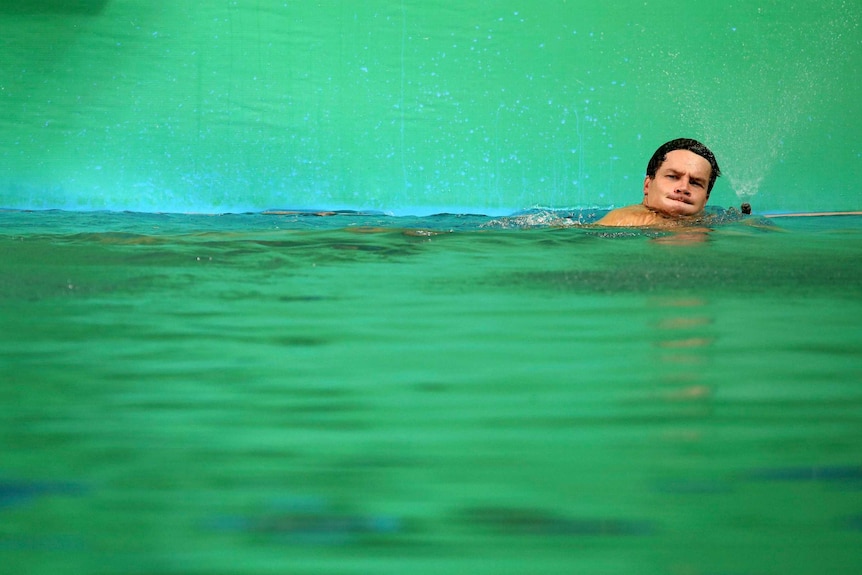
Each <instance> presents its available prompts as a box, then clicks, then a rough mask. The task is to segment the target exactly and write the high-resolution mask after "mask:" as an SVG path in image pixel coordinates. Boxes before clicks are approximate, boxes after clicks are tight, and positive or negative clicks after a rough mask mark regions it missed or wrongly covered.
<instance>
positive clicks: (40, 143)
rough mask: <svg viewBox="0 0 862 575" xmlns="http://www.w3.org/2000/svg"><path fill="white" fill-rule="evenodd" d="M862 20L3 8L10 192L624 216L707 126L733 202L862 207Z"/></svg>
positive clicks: (491, 10) (638, 6)
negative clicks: (674, 149) (673, 150)
mask: <svg viewBox="0 0 862 575" xmlns="http://www.w3.org/2000/svg"><path fill="white" fill-rule="evenodd" d="M860 22H862V4H860V3H859V2H858V1H853V0H821V1H819V2H811V1H810V0H805V1H795V0H762V1H759V2H756V3H755V2H733V3H729V2H721V3H716V2H713V3H692V2H689V3H680V2H679V1H677V0H650V1H649V2H644V1H643V0H615V1H614V2H613V3H612V4H607V3H601V2H595V1H593V0H590V1H587V0H531V1H530V2H524V1H522V0H495V1H493V2H459V3H457V4H456V3H453V2H439V1H438V2H430V1H427V0H423V1H419V0H361V1H360V0H352V1H351V0H315V1H311V0H304V1H285V0H230V1H227V0H195V1H194V2H190V1H186V2H172V3H166V2H153V1H152V0H77V1H74V2H73V1H71V0H67V1H60V0H16V1H15V2H12V1H8V2H3V3H0V29H2V31H3V32H2V35H0V51H2V58H0V110H2V114H0V207H2V208H15V209H34V208H35V209H66V210H88V209H96V210H101V209H110V210H133V211H139V212H147V211H154V212H167V211H172V212H206V213H210V212H215V213H221V212H242V211H261V210H267V209H272V208H315V209H319V208H325V209H338V208H352V209H376V210H384V211H391V212H393V213H397V214H399V215H400V214H412V215H416V214H419V215H422V214H427V213H435V212H438V211H457V212H463V211H479V212H481V213H504V214H505V213H512V212H514V211H517V210H522V209H527V208H531V207H534V206H545V207H553V208H559V209H563V208H572V207H592V206H599V207H605V208H606V207H610V206H621V205H627V204H631V203H635V202H637V201H638V200H639V196H640V186H641V182H642V181H643V176H644V171H645V168H646V163H647V160H648V158H649V157H650V156H651V154H652V153H653V151H654V150H655V149H656V148H657V147H658V146H659V145H660V144H662V143H663V142H665V141H668V140H670V139H672V138H677V137H694V138H697V139H700V140H702V141H704V142H705V143H707V144H708V145H709V146H711V147H712V148H713V149H714V151H715V153H716V155H717V157H718V159H719V163H720V165H721V167H722V170H723V172H724V174H725V177H724V178H721V179H720V180H719V181H718V183H717V187H716V189H715V191H714V192H713V196H712V201H713V202H715V203H716V205H721V206H729V205H739V202H740V201H741V200H740V198H739V197H738V196H737V194H740V195H744V196H745V199H748V200H750V201H751V203H752V205H753V206H754V208H755V211H758V212H771V211H824V210H825V211H829V210H859V209H860V207H862V201H860V194H859V190H858V188H855V187H853V186H848V185H846V182H858V181H860V179H862V150H860V146H859V137H858V135H859V133H860V132H862V115H860V114H856V113H852V112H853V111H855V110H857V109H858V105H859V102H860V101H862V83H860V82H859V81H858V78H859V77H860V74H862V71H860V64H862V26H860V25H859V24H860ZM836 174H840V175H841V178H840V180H839V179H838V178H837V176H836Z"/></svg>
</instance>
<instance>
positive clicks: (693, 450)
mask: <svg viewBox="0 0 862 575" xmlns="http://www.w3.org/2000/svg"><path fill="white" fill-rule="evenodd" d="M557 215H559V214H557ZM563 219H566V218H565V217H563ZM575 219H576V218H575ZM573 222H574V220H573V218H571V217H569V218H568V221H567V222H560V221H556V219H555V218H554V217H551V218H546V217H544V215H541V214H540V215H535V214H533V215H531V216H530V217H529V218H526V219H525V218H523V217H518V218H508V219H507V218H503V219H499V218H498V219H491V218H485V217H482V216H454V215H449V216H436V217H431V218H391V217H386V216H382V215H378V214H364V215H363V214H337V215H334V216H331V217H317V216H312V215H308V214H290V213H281V214H268V215H265V214H246V215H232V216H178V215H159V214H117V213H64V212H37V213H24V212H5V213H0V322H2V323H0V325H2V328H3V329H2V330H0V445H2V446H3V455H2V459H0V565H4V566H6V567H5V568H6V569H9V572H10V573H39V574H41V573H46V574H47V573H51V574H58V573H76V574H79V573H100V574H101V573H104V574H113V573H149V574H180V573H182V574H189V573H200V574H208V575H209V574H213V573H220V574H221V573H231V574H234V573H236V574H240V573H242V574H246V573H247V574H256V573H327V574H331V573H391V574H396V573H397V574H403V573H475V574H489V575H491V574H493V575H498V574H506V573H511V574H520V573H541V574H564V573H565V574H569V573H579V574H609V573H612V574H616V573H619V574H631V573H642V574H668V573H670V574H677V573H678V574H693V575H694V574H697V575H707V574H709V575H717V574H734V575H741V574H758V575H761V574H767V573H769V574H771V573H775V574H781V575H787V574H796V573H799V574H803V573H856V572H858V571H859V569H860V568H862V552H860V549H862V442H860V429H862V327H860V326H862V321H860V320H862V269H860V266H859V264H858V261H859V254H860V253H862V218H856V217H844V218H840V217H832V218H794V219H792V220H790V219H788V220H783V219H780V220H779V219H777V220H773V221H772V224H773V225H766V224H764V225H750V224H752V223H759V224H762V223H763V222H758V221H754V220H741V221H732V222H729V223H722V224H721V225H716V226H715V227H714V228H713V229H712V230H711V231H709V232H704V233H698V234H695V235H694V237H692V236H691V235H686V234H675V233H657V232H640V231H633V230H607V229H598V228H592V227H588V226H587V227H584V226H576V225H571V224H572V223H573Z"/></svg>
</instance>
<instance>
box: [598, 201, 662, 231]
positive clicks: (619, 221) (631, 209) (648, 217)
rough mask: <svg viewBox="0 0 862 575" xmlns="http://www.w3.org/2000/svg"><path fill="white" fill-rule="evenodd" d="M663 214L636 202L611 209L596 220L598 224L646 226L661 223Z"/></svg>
mask: <svg viewBox="0 0 862 575" xmlns="http://www.w3.org/2000/svg"><path fill="white" fill-rule="evenodd" d="M663 219H664V218H662V217H661V216H659V215H658V214H656V213H655V212H653V211H652V210H649V209H647V208H646V207H645V206H644V205H643V204H635V205H632V206H626V207H624V208H617V209H616V210H611V211H610V212H608V213H607V214H606V215H605V216H604V217H603V218H602V219H600V220H599V221H597V222H596V225H597V226H615V227H646V226H654V225H657V224H661V223H662V220H663Z"/></svg>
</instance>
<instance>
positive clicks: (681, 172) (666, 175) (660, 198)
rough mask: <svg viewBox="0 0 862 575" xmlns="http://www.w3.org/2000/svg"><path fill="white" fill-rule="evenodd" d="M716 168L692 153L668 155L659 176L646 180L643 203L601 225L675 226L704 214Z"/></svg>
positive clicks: (616, 213)
mask: <svg viewBox="0 0 862 575" xmlns="http://www.w3.org/2000/svg"><path fill="white" fill-rule="evenodd" d="M711 173H712V166H710V165H709V162H708V161H707V160H706V158H703V157H701V156H699V155H697V154H695V153H694V152H690V151H688V150H674V151H672V152H668V154H667V156H666V157H665V160H664V162H662V164H661V165H660V166H659V167H658V169H657V170H656V173H655V177H650V176H646V178H644V185H643V194H644V199H643V203H641V204H637V205H633V206H626V207H624V208H619V209H616V210H613V211H611V212H609V213H608V214H607V215H606V216H605V217H603V218H602V219H600V220H599V221H598V222H596V223H597V224H598V225H600V226H620V227H673V226H676V225H679V224H681V223H685V222H686V220H690V219H693V218H696V217H697V216H699V215H700V214H702V213H703V209H704V208H705V207H706V201H707V200H708V199H709V189H708V187H709V176H710V174H711Z"/></svg>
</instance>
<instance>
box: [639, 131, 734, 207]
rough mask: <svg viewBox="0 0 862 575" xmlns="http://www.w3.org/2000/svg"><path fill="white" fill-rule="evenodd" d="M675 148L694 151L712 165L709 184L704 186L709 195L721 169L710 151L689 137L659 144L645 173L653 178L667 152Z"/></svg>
mask: <svg viewBox="0 0 862 575" xmlns="http://www.w3.org/2000/svg"><path fill="white" fill-rule="evenodd" d="M675 150H688V151H689V152H694V153H695V154H697V155H698V156H700V157H701V158H703V159H705V160H706V161H707V162H709V165H710V166H711V167H712V170H710V174H709V186H707V188H706V195H707V196H709V193H710V192H711V191H712V186H714V185H715V180H716V178H718V177H719V176H720V175H721V170H720V169H719V167H718V162H717V161H716V160H715V155H714V154H713V153H712V151H711V150H710V149H709V148H707V147H706V146H704V145H703V144H701V143H700V142H698V141H697V140H692V139H691V138H677V139H676V140H671V141H670V142H665V143H664V144H662V145H661V146H659V148H658V150H656V151H655V153H654V154H653V155H652V158H650V160H649V163H648V164H647V168H646V175H647V176H649V177H650V178H654V177H655V173H656V172H657V171H658V168H659V166H661V165H662V164H663V163H664V161H665V159H667V155H668V153H669V152H673V151H675Z"/></svg>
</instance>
